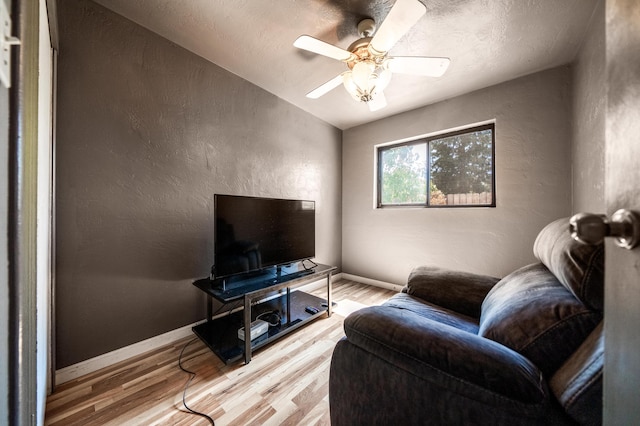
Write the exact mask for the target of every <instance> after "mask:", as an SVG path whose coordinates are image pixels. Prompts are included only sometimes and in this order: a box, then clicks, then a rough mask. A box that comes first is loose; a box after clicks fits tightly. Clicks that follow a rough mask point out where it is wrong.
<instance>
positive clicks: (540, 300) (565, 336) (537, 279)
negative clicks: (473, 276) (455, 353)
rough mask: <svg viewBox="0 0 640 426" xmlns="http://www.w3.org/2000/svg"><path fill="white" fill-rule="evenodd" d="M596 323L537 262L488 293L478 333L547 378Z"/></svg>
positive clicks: (597, 315) (598, 317)
mask: <svg viewBox="0 0 640 426" xmlns="http://www.w3.org/2000/svg"><path fill="white" fill-rule="evenodd" d="M601 319H602V315H601V313H600V312H598V311H592V310H590V309H588V308H587V307H586V306H585V305H584V304H582V303H581V302H580V301H579V300H577V299H576V298H575V297H574V295H573V294H572V293H571V292H570V291H569V290H567V289H566V288H565V287H564V286H563V285H562V284H560V282H558V280H557V279H556V277H555V276H554V275H553V274H552V273H551V272H550V271H549V270H548V269H547V267H546V266H544V265H543V264H541V263H538V264H533V265H529V266H525V267H524V268H521V269H519V270H517V271H515V272H513V273H511V274H509V275H508V276H506V277H505V278H503V279H502V280H501V281H500V282H498V284H496V285H495V286H494V287H493V288H492V289H491V291H489V294H487V297H486V298H485V300H484V302H483V303H482V314H481V316H480V329H479V334H480V335H481V336H484V337H486V338H489V339H491V340H494V341H496V342H499V343H501V344H503V345H505V346H507V347H509V348H511V349H513V350H515V351H516V352H519V353H520V354H522V355H524V356H525V357H527V358H528V359H529V360H531V361H532V362H533V363H534V364H536V365H537V366H538V368H540V370H541V371H542V372H543V373H544V374H545V375H546V377H551V375H552V374H553V373H554V372H555V371H556V370H557V369H558V368H559V367H560V366H561V365H562V363H563V362H564V361H566V360H567V358H569V356H570V355H571V354H572V353H573V352H574V351H575V350H576V349H577V348H578V347H579V346H580V344H581V343H582V342H583V341H584V340H585V339H586V338H587V336H588V335H589V333H591V331H592V330H593V329H594V328H595V327H596V325H597V324H598V323H599V322H600V320H601Z"/></svg>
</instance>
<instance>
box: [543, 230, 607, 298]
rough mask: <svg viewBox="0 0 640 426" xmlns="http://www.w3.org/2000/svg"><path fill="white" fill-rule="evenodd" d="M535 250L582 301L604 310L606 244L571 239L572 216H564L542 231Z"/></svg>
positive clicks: (554, 273)
mask: <svg viewBox="0 0 640 426" xmlns="http://www.w3.org/2000/svg"><path fill="white" fill-rule="evenodd" d="M533 253H534V255H535V256H536V257H537V258H538V259H539V260H540V261H541V262H542V263H544V265H545V266H546V267H547V268H549V270H550V271H551V272H552V273H553V275H555V276H556V277H557V278H558V280H559V281H560V282H561V283H562V285H564V286H565V287H566V288H568V289H569V290H570V291H571V292H572V293H573V294H574V295H575V296H576V297H577V298H578V299H580V300H581V301H582V303H584V304H585V305H587V306H589V307H590V308H592V309H597V310H602V309H603V306H604V244H599V245H594V246H591V245H586V244H582V243H579V242H577V241H576V240H574V239H573V238H571V234H570V232H569V219H568V218H563V219H558V220H556V221H554V222H551V223H550V224H549V225H547V226H546V227H545V228H544V229H543V230H542V231H540V233H539V234H538V238H536V241H535V243H534V245H533Z"/></svg>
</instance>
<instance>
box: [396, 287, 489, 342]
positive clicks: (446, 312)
mask: <svg viewBox="0 0 640 426" xmlns="http://www.w3.org/2000/svg"><path fill="white" fill-rule="evenodd" d="M384 306H392V307H394V308H398V309H405V310H407V311H411V312H413V313H414V314H417V315H419V316H421V317H423V318H428V319H431V320H434V321H437V322H439V323H441V324H447V325H450V326H451V327H455V328H457V329H459V330H464V331H466V332H469V333H473V334H478V320H477V319H474V318H472V317H469V316H467V315H464V314H460V313H458V312H454V311H452V310H450V309H447V308H443V307H441V306H438V305H434V304H432V303H429V302H428V301H425V300H423V299H420V298H418V297H414V296H411V295H409V294H406V293H398V294H396V295H394V296H393V297H392V298H391V299H389V300H387V301H386V302H385V303H384Z"/></svg>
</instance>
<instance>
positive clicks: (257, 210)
mask: <svg viewBox="0 0 640 426" xmlns="http://www.w3.org/2000/svg"><path fill="white" fill-rule="evenodd" d="M214 206H215V207H214V209H215V225H214V226H215V229H214V234H215V237H214V239H215V244H214V250H215V260H214V262H215V263H214V265H213V267H212V275H213V277H214V278H223V277H229V276H233V275H239V274H245V273H248V272H254V271H261V270H264V269H266V268H270V267H274V266H280V265H288V264H291V263H294V262H298V261H302V260H305V259H311V258H313V257H315V246H316V244H315V220H316V214H315V202H314V201H307V200H284V199H275V198H259V197H245V196H238V195H222V194H215V196H214Z"/></svg>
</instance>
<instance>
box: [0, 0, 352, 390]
mask: <svg viewBox="0 0 640 426" xmlns="http://www.w3.org/2000/svg"><path fill="white" fill-rule="evenodd" d="M0 1H1V0H0ZM342 278H344V277H343V274H342V273H339V274H335V275H332V276H331V281H332V282H335V281H338V280H340V279H342ZM354 281H358V280H356V279H354ZM325 285H326V280H324V279H321V280H318V281H314V282H312V283H309V284H305V285H303V286H300V287H297V288H296V289H297V290H303V291H304V290H307V291H311V290H315V289H318V288H321V287H322V286H325ZM275 297H278V296H277V295H276V296H275ZM239 309H242V308H239ZM224 315H227V312H224V313H222V314H219V315H217V316H214V318H216V317H219V316H224ZM204 321H205V320H202V321H198V322H195V323H193V324H189V325H185V326H184V327H180V328H177V329H175V330H171V331H168V332H166V333H163V334H160V335H158V336H154V337H151V338H149V339H146V340H143V341H141V342H137V343H134V344H132V345H129V346H125V347H123V348H120V349H116V350H115V351H111V352H107V353H106V354H102V355H98V356H97V357H94V358H90V359H87V360H85V361H81V362H79V363H77V364H73V365H70V366H68V367H64V368H61V369H59V370H56V384H62V383H65V382H68V381H71V380H74V379H77V378H78V377H81V376H84V375H85V374H89V373H93V372H94V371H98V370H100V369H101V368H105V367H108V366H110V365H113V364H115V363H117V362H120V361H124V360H126V359H129V358H132V357H134V356H137V355H140V354H143V353H145V352H149V351H152V350H154V349H158V348H159V347H162V346H165V345H168V344H171V343H173V342H176V341H178V340H180V339H183V338H185V337H189V336H194V334H193V331H192V330H191V328H192V327H194V326H196V325H198V324H201V323H203V322H204Z"/></svg>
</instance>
